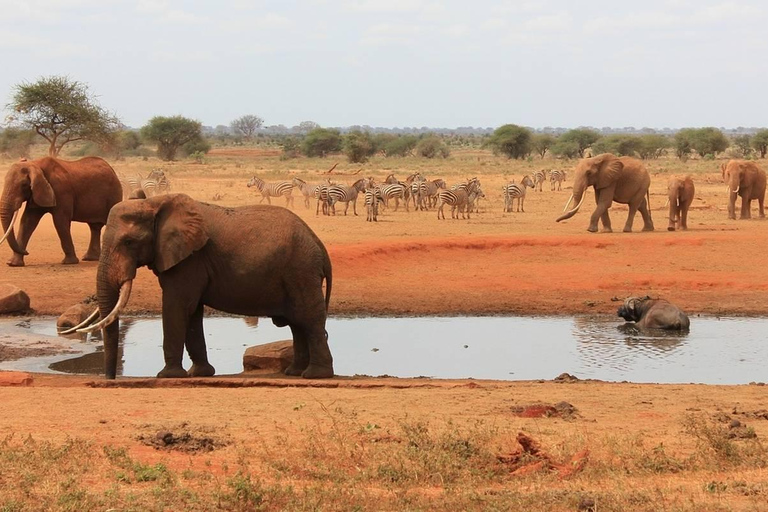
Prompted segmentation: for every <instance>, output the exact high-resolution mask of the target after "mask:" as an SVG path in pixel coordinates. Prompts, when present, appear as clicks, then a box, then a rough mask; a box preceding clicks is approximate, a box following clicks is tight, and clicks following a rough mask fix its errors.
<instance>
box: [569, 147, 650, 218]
mask: <svg viewBox="0 0 768 512" xmlns="http://www.w3.org/2000/svg"><path fill="white" fill-rule="evenodd" d="M650 185H651V176H650V175H649V174H648V171H647V170H646V169H645V166H644V165H643V163H642V162H641V161H640V160H637V159H636V158H630V157H627V156H623V157H616V156H614V155H612V154H610V153H604V154H602V155H598V156H595V157H592V158H585V159H583V160H581V161H580V162H579V164H578V165H577V166H576V171H575V175H574V178H573V194H571V197H570V198H569V199H568V202H567V203H566V205H565V208H564V209H563V210H564V211H565V210H566V209H567V208H568V206H570V204H571V201H572V200H573V201H576V203H577V204H576V207H575V208H573V209H572V210H569V211H567V212H566V213H564V214H563V215H561V216H560V217H558V218H557V222H560V221H563V220H566V219H570V218H571V217H573V216H574V215H576V212H578V211H579V208H581V203H583V202H584V197H585V196H586V190H587V187H590V186H591V187H593V188H594V190H595V202H596V203H597V208H595V211H594V212H593V213H592V217H591V218H590V220H589V228H587V230H588V231H590V232H592V233H596V232H597V221H598V220H601V221H602V223H603V231H604V232H607V233H610V232H611V231H612V229H611V218H610V216H609V215H608V209H609V208H610V207H611V204H612V203H613V201H616V202H617V203H621V204H627V205H629V215H628V216H627V223H626V224H625V225H624V231H625V232H627V233H628V232H631V231H632V223H633V221H634V219H635V213H636V212H637V211H638V210H639V211H640V214H641V215H642V216H643V223H644V225H643V231H653V220H652V219H651V209H650V204H649V201H650V196H649V193H648V188H649V187H650Z"/></svg>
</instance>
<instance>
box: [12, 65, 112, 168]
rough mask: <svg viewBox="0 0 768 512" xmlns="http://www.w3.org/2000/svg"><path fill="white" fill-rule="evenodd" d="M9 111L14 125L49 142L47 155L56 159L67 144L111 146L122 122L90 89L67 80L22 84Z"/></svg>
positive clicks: (14, 95)
mask: <svg viewBox="0 0 768 512" xmlns="http://www.w3.org/2000/svg"><path fill="white" fill-rule="evenodd" d="M14 90H15V92H14V93H13V97H12V98H11V102H10V103H9V104H8V105H6V108H7V109H8V110H10V111H11V112H12V113H11V115H10V116H8V121H9V122H10V123H11V124H16V125H20V126H22V127H24V128H27V129H30V130H33V131H35V132H36V133H37V134H38V135H40V136H41V137H43V138H44V139H45V140H47V141H48V144H49V145H48V154H49V155H50V156H57V155H58V154H59V152H61V148H63V147H64V146H65V145H66V144H68V143H70V142H74V141H78V140H89V141H92V142H96V143H99V144H103V143H106V142H108V141H109V140H110V139H111V138H112V136H113V135H114V133H115V132H116V131H117V130H118V129H119V128H120V127H121V123H120V120H119V119H118V118H117V117H116V116H115V115H114V114H111V113H109V112H107V111H106V110H105V109H104V108H102V107H101V106H99V104H98V103H97V102H96V100H95V98H94V96H93V95H92V94H91V93H90V92H89V90H88V86H87V85H85V84H83V83H80V82H77V81H74V80H70V79H69V78H67V77H65V76H50V77H45V78H41V79H39V80H38V81H37V82H34V83H27V82H24V83H21V84H17V85H16V86H15V87H14Z"/></svg>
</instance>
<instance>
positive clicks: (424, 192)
mask: <svg viewBox="0 0 768 512" xmlns="http://www.w3.org/2000/svg"><path fill="white" fill-rule="evenodd" d="M444 188H446V184H445V180H443V179H441V178H437V179H435V180H425V181H422V182H421V183H419V209H420V210H428V209H430V208H432V207H433V206H434V205H435V204H436V203H437V193H438V192H439V191H440V190H442V189H444ZM425 202H426V204H425Z"/></svg>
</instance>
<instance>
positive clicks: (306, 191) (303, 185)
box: [292, 178, 319, 209]
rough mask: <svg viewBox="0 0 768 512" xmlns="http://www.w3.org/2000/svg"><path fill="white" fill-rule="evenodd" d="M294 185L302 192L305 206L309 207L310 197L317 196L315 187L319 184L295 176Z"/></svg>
mask: <svg viewBox="0 0 768 512" xmlns="http://www.w3.org/2000/svg"><path fill="white" fill-rule="evenodd" d="M292 183H293V186H294V187H296V188H298V189H299V192H301V195H303V196H304V206H306V207H307V209H309V198H310V197H314V196H315V189H316V188H317V187H319V185H310V184H309V183H307V182H306V181H304V180H302V179H301V178H293V182H292Z"/></svg>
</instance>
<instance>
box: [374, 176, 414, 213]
mask: <svg viewBox="0 0 768 512" xmlns="http://www.w3.org/2000/svg"><path fill="white" fill-rule="evenodd" d="M408 188H409V187H407V186H405V185H404V184H402V183H385V184H383V185H381V186H379V190H380V191H381V197H382V198H383V199H384V205H385V206H387V207H389V201H390V200H391V199H394V200H395V210H394V211H397V209H398V208H399V207H400V200H401V199H402V200H403V201H404V202H405V211H407V212H408V211H410V210H409V209H408V198H409V195H408Z"/></svg>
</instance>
